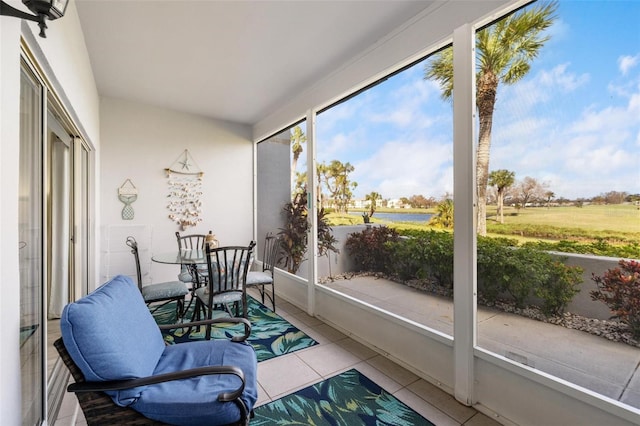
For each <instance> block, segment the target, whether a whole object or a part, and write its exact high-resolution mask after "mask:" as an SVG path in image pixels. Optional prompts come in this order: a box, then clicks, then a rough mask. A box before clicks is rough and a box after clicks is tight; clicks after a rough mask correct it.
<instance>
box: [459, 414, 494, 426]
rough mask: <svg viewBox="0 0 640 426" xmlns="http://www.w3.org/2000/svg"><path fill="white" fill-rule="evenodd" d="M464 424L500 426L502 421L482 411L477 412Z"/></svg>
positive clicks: (465, 425) (468, 425)
mask: <svg viewBox="0 0 640 426" xmlns="http://www.w3.org/2000/svg"><path fill="white" fill-rule="evenodd" d="M464 426H500V423H498V422H497V421H495V420H494V419H492V418H491V417H489V416H486V415H484V414H482V413H476V414H475V415H474V416H473V417H471V418H470V419H469V420H467V421H466V422H465V423H464Z"/></svg>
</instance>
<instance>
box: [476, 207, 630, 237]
mask: <svg viewBox="0 0 640 426" xmlns="http://www.w3.org/2000/svg"><path fill="white" fill-rule="evenodd" d="M488 211H489V217H488V222H490V221H494V222H495V221H496V216H495V214H496V211H495V208H493V209H492V208H488ZM504 221H505V224H528V225H547V226H559V227H565V228H581V229H583V230H587V231H589V230H590V231H615V232H622V233H627V232H630V233H640V209H638V208H637V207H636V206H634V205H632V204H615V205H606V206H605V205H589V206H584V207H573V206H567V207H550V208H546V207H529V208H526V209H520V210H519V211H518V210H516V209H515V208H513V207H506V208H505V212H504Z"/></svg>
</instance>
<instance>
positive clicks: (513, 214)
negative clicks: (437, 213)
mask: <svg viewBox="0 0 640 426" xmlns="http://www.w3.org/2000/svg"><path fill="white" fill-rule="evenodd" d="M487 210H488V217H487V229H488V234H489V235H493V236H508V237H510V238H516V239H518V240H520V241H522V242H525V241H532V240H544V241H558V240H574V241H593V240H597V239H600V240H605V241H608V242H610V243H611V244H620V243H622V244H629V243H633V242H636V243H637V242H640V209H638V207H637V206H635V205H633V204H617V205H586V206H583V207H574V206H566V207H550V208H546V207H528V208H525V209H519V210H516V209H515V208H513V207H506V208H505V214H504V224H500V223H499V222H498V221H497V218H496V208H495V206H488V208H487ZM352 211H357V210H352ZM377 211H379V212H392V213H403V212H406V213H434V211H433V210H431V209H429V210H427V209H407V210H404V209H403V210H398V209H379V210H377ZM328 218H329V221H330V224H331V226H340V225H355V224H361V223H362V218H361V217H360V216H358V215H340V214H337V213H331V214H329V215H328ZM371 221H372V222H373V223H384V224H387V225H390V226H394V227H396V228H401V229H429V228H430V227H429V226H428V225H426V224H415V223H403V222H397V223H389V222H385V221H384V220H380V219H377V218H376V217H375V215H374V216H373V217H372V218H371Z"/></svg>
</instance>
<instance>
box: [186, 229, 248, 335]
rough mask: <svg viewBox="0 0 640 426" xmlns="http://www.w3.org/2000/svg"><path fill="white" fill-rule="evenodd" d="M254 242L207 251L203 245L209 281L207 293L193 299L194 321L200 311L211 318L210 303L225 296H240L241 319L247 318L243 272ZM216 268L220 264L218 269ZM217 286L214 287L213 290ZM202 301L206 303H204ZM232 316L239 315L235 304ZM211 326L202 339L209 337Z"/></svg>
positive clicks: (211, 304)
mask: <svg viewBox="0 0 640 426" xmlns="http://www.w3.org/2000/svg"><path fill="white" fill-rule="evenodd" d="M255 244H256V243H255V241H251V243H250V244H249V246H246V247H245V246H227V247H217V248H211V247H209V245H206V246H205V253H206V256H207V270H208V272H209V282H208V284H207V292H206V293H205V294H202V293H200V296H196V299H197V300H196V320H199V319H200V312H201V311H202V312H203V314H204V315H205V316H206V318H207V319H211V316H212V315H213V310H214V309H215V308H216V307H217V305H218V304H217V303H214V298H215V297H216V296H219V295H222V294H225V293H241V294H240V302H241V304H242V317H243V318H247V285H246V284H247V271H248V269H249V259H250V258H251V253H252V251H253V248H254V247H255ZM220 265H224V266H223V268H220ZM214 286H217V288H214ZM205 298H206V300H204V299H205ZM234 305H235V306H234V308H235V316H239V314H240V312H239V307H238V303H237V302H235V303H234ZM222 307H223V308H224V310H226V311H227V313H228V314H229V315H230V316H233V313H232V312H231V309H230V308H229V306H228V305H227V304H224V303H223V304H222ZM210 333H211V327H207V332H206V338H207V339H208V338H210V335H211V334H210Z"/></svg>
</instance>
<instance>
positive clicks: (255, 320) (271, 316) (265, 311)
mask: <svg viewBox="0 0 640 426" xmlns="http://www.w3.org/2000/svg"><path fill="white" fill-rule="evenodd" d="M194 305H195V303H194V304H192V305H191V309H193V307H194ZM151 311H152V313H153V317H154V318H155V319H156V322H157V323H158V324H172V323H174V322H175V314H176V305H175V302H172V303H168V304H166V305H164V306H162V307H160V308H157V309H156V308H153V309H151ZM247 315H248V319H249V321H251V336H249V339H247V341H248V342H249V343H250V344H251V346H253V348H254V349H255V351H256V355H257V356H258V362H260V361H266V360H268V359H271V358H275V357H277V356H280V355H285V354H289V353H291V352H295V351H298V350H300V349H305V348H308V347H311V346H313V345H317V344H318V342H316V341H315V340H313V339H312V338H311V337H309V336H308V335H306V334H305V333H304V332H302V331H300V330H299V329H298V328H296V327H294V326H293V325H291V323H289V322H288V321H287V320H285V319H283V318H282V317H281V316H280V315H278V314H276V313H275V312H273V311H271V310H270V309H269V308H267V307H266V306H264V305H263V304H261V303H260V302H258V301H257V300H255V299H254V298H252V297H249V298H248V306H247ZM226 316H228V315H227V314H226V313H225V312H223V311H214V315H213V317H214V318H216V317H226ZM190 317H191V312H187V314H186V315H185V318H190ZM242 332H243V328H242V326H234V327H230V326H229V325H226V326H217V327H212V329H211V337H212V338H215V339H228V338H229V337H231V336H233V335H234V334H241V333H242ZM187 333H188V329H183V330H178V331H177V332H176V333H174V334H166V335H165V341H166V342H168V343H170V344H172V343H180V342H185V341H190V340H201V339H204V335H205V328H204V327H200V328H198V329H193V330H191V332H190V333H188V334H187Z"/></svg>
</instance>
